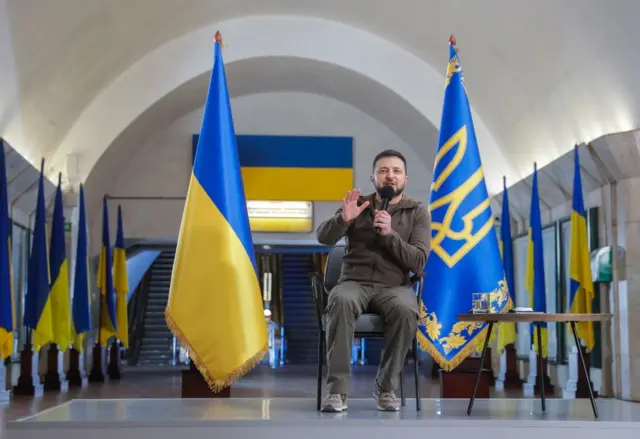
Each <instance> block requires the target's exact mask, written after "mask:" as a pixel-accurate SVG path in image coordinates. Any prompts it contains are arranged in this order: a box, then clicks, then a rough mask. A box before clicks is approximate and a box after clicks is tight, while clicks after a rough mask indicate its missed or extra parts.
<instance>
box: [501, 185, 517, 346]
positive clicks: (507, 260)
mask: <svg viewBox="0 0 640 439" xmlns="http://www.w3.org/2000/svg"><path fill="white" fill-rule="evenodd" d="M502 186H503V192H502V216H501V217H500V247H501V252H500V253H501V254H502V264H503V266H504V276H505V279H506V281H507V287H508V290H509V302H510V304H509V308H512V307H514V306H515V303H516V296H515V291H516V290H515V285H514V283H513V238H512V237H511V215H510V213H509V191H508V190H507V177H504V178H503V180H502ZM515 342H516V324H515V323H509V322H503V323H500V326H499V328H498V345H497V347H498V352H499V353H500V354H502V353H503V352H504V348H505V346H507V345H510V344H512V343H515Z"/></svg>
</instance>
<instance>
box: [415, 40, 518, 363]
mask: <svg viewBox="0 0 640 439" xmlns="http://www.w3.org/2000/svg"><path fill="white" fill-rule="evenodd" d="M429 209H430V211H431V216H432V218H431V221H432V244H431V245H432V247H431V253H430V254H429V258H428V260H427V264H426V267H425V273H426V276H425V284H424V291H423V295H422V298H421V307H420V308H421V310H420V322H419V325H418V340H419V342H420V346H421V347H422V349H424V350H426V351H427V352H429V354H430V355H431V356H432V357H433V358H434V360H435V361H436V362H437V363H438V364H439V365H440V367H441V368H442V369H443V370H445V371H450V370H453V369H455V368H456V367H457V366H458V365H459V364H460V363H462V361H464V359H465V358H467V357H468V356H469V355H470V354H471V353H472V352H473V351H474V349H476V346H477V345H478V344H479V343H480V342H483V341H484V339H485V337H486V333H487V327H486V326H487V325H486V324H485V323H479V322H461V321H459V320H458V318H457V314H461V313H467V312H469V311H470V310H471V309H472V298H473V294H474V293H486V294H487V295H488V299H489V301H490V306H491V309H492V311H493V312H504V311H507V310H508V305H509V300H508V299H509V292H508V290H507V282H506V280H505V276H504V270H503V267H502V260H501V259H500V248H499V247H498V236H497V233H496V229H495V227H494V222H493V217H492V215H491V207H490V203H489V196H488V192H487V187H486V184H485V181H484V173H483V170H482V163H481V160H480V153H479V151H478V144H477V140H476V134H475V130H474V127H473V121H472V118H471V109H470V105H469V100H468V97H467V93H466V90H465V85H464V79H463V75H462V66H461V64H460V59H459V58H458V53H457V49H456V47H454V44H450V46H449V64H448V67H447V77H446V82H445V95H444V105H443V111H442V122H441V125H440V138H439V140H438V149H437V152H436V159H435V165H434V172H433V183H432V186H431V197H430V201H429Z"/></svg>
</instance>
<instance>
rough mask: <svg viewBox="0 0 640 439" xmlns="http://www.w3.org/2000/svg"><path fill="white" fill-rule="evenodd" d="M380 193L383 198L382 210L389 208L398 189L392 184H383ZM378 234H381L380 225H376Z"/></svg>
mask: <svg viewBox="0 0 640 439" xmlns="http://www.w3.org/2000/svg"><path fill="white" fill-rule="evenodd" d="M378 194H379V195H380V198H382V205H381V206H380V210H387V209H388V208H389V201H391V199H392V198H393V197H394V196H395V194H396V191H395V190H394V189H393V188H392V187H391V186H383V187H382V188H381V189H380V190H379V191H378ZM376 235H380V227H376Z"/></svg>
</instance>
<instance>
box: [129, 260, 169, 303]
mask: <svg viewBox="0 0 640 439" xmlns="http://www.w3.org/2000/svg"><path fill="white" fill-rule="evenodd" d="M160 253H162V250H156V249H150V250H145V249H142V250H140V251H138V252H136V253H135V254H134V255H133V256H130V257H127V280H128V282H129V293H128V294H127V303H128V302H129V301H130V300H131V297H132V296H133V293H134V291H135V290H136V288H138V285H139V284H140V282H142V279H143V278H144V276H145V275H146V274H147V272H148V271H149V268H151V265H153V263H154V262H155V261H156V259H157V258H158V256H160Z"/></svg>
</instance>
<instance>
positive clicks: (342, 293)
mask: <svg viewBox="0 0 640 439" xmlns="http://www.w3.org/2000/svg"><path fill="white" fill-rule="evenodd" d="M371 182H372V183H373V186H374V188H375V189H376V192H374V193H372V194H369V195H364V196H360V191H359V190H350V191H349V192H348V193H347V195H346V196H345V198H344V199H343V200H342V207H341V208H339V209H338V210H337V212H336V213H335V215H334V216H333V217H331V218H330V219H328V220H326V221H324V222H323V223H322V224H320V226H319V227H318V230H317V236H318V241H319V242H320V243H322V244H325V245H328V246H334V245H335V244H336V243H337V242H338V241H339V240H340V239H342V238H343V237H344V238H346V239H345V243H346V247H345V255H344V259H343V263H342V269H341V274H340V278H339V280H338V284H337V285H336V286H335V287H334V288H333V289H332V290H331V291H330V292H329V298H328V303H327V308H326V319H327V320H326V334H327V366H328V373H327V387H328V389H327V392H328V395H327V397H326V399H325V401H324V403H323V406H322V411H325V412H341V411H343V410H346V408H347V393H348V390H349V375H350V369H351V345H352V342H353V334H354V329H355V326H356V320H357V318H358V316H359V315H360V314H361V313H363V312H365V311H366V310H370V312H375V313H377V314H379V315H380V316H381V317H382V318H383V321H384V346H383V349H382V356H381V359H380V366H379V368H378V374H377V377H376V380H375V387H374V392H373V396H374V398H375V399H376V401H377V405H378V409H379V410H384V411H397V410H398V409H399V402H398V399H397V398H396V395H395V389H396V387H397V385H398V378H399V374H400V372H401V371H402V370H403V368H404V362H405V357H406V355H407V352H408V350H409V347H410V346H411V343H412V341H413V338H414V337H415V335H416V330H417V325H418V314H419V311H418V303H417V298H416V293H415V291H413V290H412V289H411V285H410V281H409V279H410V273H411V272H413V273H419V272H421V271H422V270H423V268H424V266H425V264H426V262H427V256H428V254H429V248H430V241H431V218H430V215H429V211H428V209H427V207H426V206H425V205H424V204H422V203H421V202H419V201H416V200H413V199H411V198H409V197H408V196H406V195H404V194H403V193H402V192H403V190H404V188H405V185H406V184H407V162H406V160H405V158H404V157H403V155H402V154H400V153H399V152H397V151H393V150H386V151H383V152H381V153H380V154H378V155H377V156H376V158H375V159H374V161H373V175H372V176H371ZM385 186H390V187H391V188H393V191H391V195H392V198H391V200H390V201H389V205H388V208H387V210H386V211H385V210H379V209H380V206H381V203H382V197H381V196H380V194H385V192H387V191H389V189H383V188H384V187H385Z"/></svg>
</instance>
